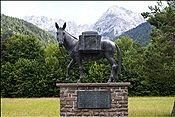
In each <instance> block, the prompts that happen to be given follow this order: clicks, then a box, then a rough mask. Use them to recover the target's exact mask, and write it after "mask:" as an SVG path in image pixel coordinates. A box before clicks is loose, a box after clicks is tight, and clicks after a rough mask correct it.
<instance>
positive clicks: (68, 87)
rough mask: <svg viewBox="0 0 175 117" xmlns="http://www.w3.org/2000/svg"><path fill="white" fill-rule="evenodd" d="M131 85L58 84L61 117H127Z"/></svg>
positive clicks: (122, 83)
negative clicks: (129, 87)
mask: <svg viewBox="0 0 175 117" xmlns="http://www.w3.org/2000/svg"><path fill="white" fill-rule="evenodd" d="M129 85H130V83H129V82H119V83H57V84H56V86H58V87H60V116H61V117H70V116H71V117H93V116H98V117H101V116H104V117H127V116H128V86H129ZM93 96H94V97H93ZM100 97H101V98H100ZM93 102H94V103H93Z"/></svg>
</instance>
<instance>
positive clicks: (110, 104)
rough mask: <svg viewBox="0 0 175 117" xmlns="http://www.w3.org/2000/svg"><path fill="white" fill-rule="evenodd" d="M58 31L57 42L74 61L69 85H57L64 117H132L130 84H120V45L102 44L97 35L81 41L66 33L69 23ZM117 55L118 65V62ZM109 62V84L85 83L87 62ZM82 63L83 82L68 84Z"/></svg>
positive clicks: (88, 33)
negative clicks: (104, 59)
mask: <svg viewBox="0 0 175 117" xmlns="http://www.w3.org/2000/svg"><path fill="white" fill-rule="evenodd" d="M55 27H56V29H57V40H58V43H59V45H63V46H64V47H65V48H66V49H67V51H68V54H69V55H70V56H71V57H72V60H71V61H70V63H69V64H68V66H67V69H66V83H57V84H56V86H57V87H60V116H61V117H68V116H71V117H77V116H81V117H82V116H88V117H89V116H105V117H110V116H111V117H115V116H116V117H120V116H121V117H127V116H128V86H129V85H130V83H129V82H116V81H117V79H118V75H119V74H120V72H121V54H120V48H119V47H118V45H117V44H115V43H114V42H112V41H110V40H101V35H99V34H98V33H97V32H95V31H86V32H82V35H80V36H79V39H77V38H76V37H74V36H72V35H71V34H69V33H68V32H66V31H65V28H66V23H64V25H63V27H59V26H58V24H57V23H55ZM116 52H117V56H118V63H116V61H115V59H114V54H115V53H116ZM101 58H106V59H107V60H108V61H109V63H110V65H111V73H110V77H109V80H108V82H107V83H81V82H82V78H83V69H82V62H83V61H95V60H99V59H101ZM76 62H77V63H78V65H79V71H80V78H79V80H78V82H77V83H68V82H69V79H68V76H69V71H70V68H71V67H72V66H73V65H74V64H75V63H76Z"/></svg>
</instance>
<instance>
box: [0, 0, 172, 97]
mask: <svg viewBox="0 0 175 117" xmlns="http://www.w3.org/2000/svg"><path fill="white" fill-rule="evenodd" d="M167 3H168V6H166V7H164V6H162V4H161V2H158V4H157V5H156V6H155V7H149V9H150V12H145V13H142V15H143V17H144V18H147V21H148V22H149V23H150V24H151V25H152V31H151V33H150V43H149V44H148V45H147V46H146V47H145V46H143V44H142V43H139V42H135V41H133V39H132V38H130V37H128V36H122V37H121V38H120V39H117V40H116V41H115V43H117V44H118V45H119V47H120V49H121V54H122V73H121V75H120V76H119V80H118V82H131V85H130V86H129V96H173V95H175V90H174V89H175V20H174V19H175V2H174V1H169V2H167ZM1 18H2V16H1ZM1 22H2V19H1ZM2 30H4V29H2V27H1V31H2ZM23 32H25V31H23ZM1 33H2V34H1V37H2V35H3V33H6V32H3V31H2V32H1ZM6 35H8V34H6ZM59 48H60V47H59V46H58V44H57V43H56V42H55V43H53V44H49V45H47V46H44V45H43V44H42V43H41V42H40V41H39V39H38V37H37V36H36V35H28V34H24V33H17V34H13V35H11V36H7V38H5V39H3V40H1V79H0V80H1V97H59V88H58V87H56V83H60V82H65V76H66V75H65V73H66V67H67V65H68V63H69V61H70V60H71V58H70V57H69V56H67V57H66V58H64V57H63V56H62V54H61V51H60V49H59ZM61 48H62V50H63V53H65V54H66V50H65V48H64V47H61ZM115 59H116V60H117V54H116V56H115ZM83 68H84V79H83V82H84V83H85V82H90V83H91V82H92V83H97V82H98V83H101V82H107V81H108V78H109V75H110V69H111V68H110V65H109V62H108V61H107V60H106V59H102V60H99V61H96V62H84V64H83ZM78 79H79V69H78V65H75V66H74V67H73V69H72V70H71V71H70V82H77V80H78Z"/></svg>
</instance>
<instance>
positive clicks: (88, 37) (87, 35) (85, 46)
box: [79, 31, 101, 52]
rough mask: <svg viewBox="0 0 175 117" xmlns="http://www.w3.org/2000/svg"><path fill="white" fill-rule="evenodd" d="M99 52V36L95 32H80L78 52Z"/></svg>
mask: <svg viewBox="0 0 175 117" xmlns="http://www.w3.org/2000/svg"><path fill="white" fill-rule="evenodd" d="M99 50H101V35H98V33H97V32H95V31H86V32H82V35H80V36H79V51H80V52H97V51H99Z"/></svg>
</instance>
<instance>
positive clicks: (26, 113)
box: [1, 97, 175, 117]
mask: <svg viewBox="0 0 175 117" xmlns="http://www.w3.org/2000/svg"><path fill="white" fill-rule="evenodd" d="M174 99H175V97H129V99H128V109H129V117H164V116H170V114H171V111H172V108H173V104H174ZM59 113H60V100H59V98H1V117H60V116H59Z"/></svg>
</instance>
